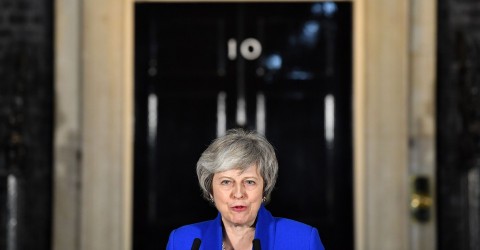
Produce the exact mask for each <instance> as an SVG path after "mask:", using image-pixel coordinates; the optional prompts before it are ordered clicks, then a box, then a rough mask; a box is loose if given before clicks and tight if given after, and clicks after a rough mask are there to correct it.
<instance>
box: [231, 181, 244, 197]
mask: <svg viewBox="0 0 480 250" xmlns="http://www.w3.org/2000/svg"><path fill="white" fill-rule="evenodd" d="M233 197H234V198H236V199H241V198H244V197H245V187H243V185H241V184H237V185H235V188H234V190H233Z"/></svg>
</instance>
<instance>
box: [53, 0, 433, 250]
mask: <svg viewBox="0 0 480 250" xmlns="http://www.w3.org/2000/svg"><path fill="white" fill-rule="evenodd" d="M136 2H161V0H151V1H136V0H107V1H96V0H85V1H73V0H55V6H56V9H55V18H54V20H55V52H56V53H55V54H56V55H55V72H56V73H55V98H56V103H55V139H54V152H55V153H54V155H55V158H54V162H55V166H54V176H53V186H54V204H53V208H54V209H53V219H54V221H53V234H52V235H53V239H52V242H53V243H52V244H53V249H55V250H60V249H74V250H84V249H85V250H87V249H89V250H92V249H122V250H127V249H130V248H131V245H132V234H131V230H132V188H133V185H132V182H133V169H132V168H133V129H134V128H133V123H134V109H133V105H134V102H133V96H134V93H133V91H134V88H133V82H134V80H133V67H134V66H133V65H134V63H133V62H134V58H133V50H134V48H133V40H134V39H133V34H134V29H133V26H134V25H133V20H134V11H133V7H134V4H135V3H136ZM170 2H171V1H170ZM175 2H236V1H228V0H222V1H214V0H210V1H197V0H180V1H175ZM243 2H255V1H243ZM264 2H266V1H265V0H264ZM268 2H274V1H268ZM276 2H279V1H276ZM284 2H288V1H284ZM306 2H307V1H306ZM308 2H310V1H308ZM349 2H352V3H353V20H354V21H353V22H354V23H353V27H354V28H353V32H354V44H353V52H354V59H353V71H354V72H353V76H354V77H353V107H352V110H353V121H354V122H353V135H354V137H353V143H354V144H353V148H354V155H353V157H354V158H353V159H354V166H353V168H354V184H353V185H354V218H355V221H354V224H355V229H354V230H355V246H356V247H355V248H356V249H361V250H363V249H435V242H436V240H435V237H436V236H435V220H434V219H433V220H431V221H430V222H428V223H425V224H421V223H417V222H415V221H414V220H412V219H411V218H410V216H409V201H410V200H409V199H410V191H409V190H410V184H409V183H410V181H409V179H410V176H411V175H417V174H423V175H427V176H428V177H429V178H430V179H431V180H432V181H431V185H432V190H434V189H433V187H434V183H435V162H434V159H435V157H434V155H435V148H434V141H435V140H434V139H435V122H434V121H435V111H434V107H435V105H434V103H435V99H434V97H435V86H434V85H435V44H436V42H435V41H436V40H435V39H436V37H435V36H436V34H435V32H436V1H434V0H429V1H414V0H410V1H404V0H392V1H382V0H351V1H349ZM393 31H394V32H393ZM412 145H414V146H412ZM415 145H417V146H415ZM418 145H421V146H418ZM432 193H434V192H432ZM433 198H434V197H433ZM434 210H435V209H434V208H433V209H432V213H433V214H434ZM432 218H435V217H434V216H432Z"/></svg>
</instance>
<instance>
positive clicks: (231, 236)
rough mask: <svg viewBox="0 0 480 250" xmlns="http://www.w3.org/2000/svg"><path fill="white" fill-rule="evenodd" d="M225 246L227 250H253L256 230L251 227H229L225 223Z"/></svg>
mask: <svg viewBox="0 0 480 250" xmlns="http://www.w3.org/2000/svg"><path fill="white" fill-rule="evenodd" d="M223 229H224V232H223V237H224V239H223V244H224V247H225V249H228V250H231V249H235V250H243V249H252V241H253V238H254V237H255V228H254V227H250V226H239V225H228V224H225V223H224V227H223Z"/></svg>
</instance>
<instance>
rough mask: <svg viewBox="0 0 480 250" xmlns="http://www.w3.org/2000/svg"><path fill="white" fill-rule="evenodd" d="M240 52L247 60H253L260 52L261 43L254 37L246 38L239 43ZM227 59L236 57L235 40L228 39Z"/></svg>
mask: <svg viewBox="0 0 480 250" xmlns="http://www.w3.org/2000/svg"><path fill="white" fill-rule="evenodd" d="M240 54H241V55H242V56H243V58H245V59H247V60H255V59H257V58H258V57H259V56H260V54H262V45H261V44H260V42H259V41H258V40H257V39H255V38H247V39H245V40H243V42H242V43H241V44H240ZM228 59H230V60H235V59H237V40H235V39H233V38H231V39H229V40H228Z"/></svg>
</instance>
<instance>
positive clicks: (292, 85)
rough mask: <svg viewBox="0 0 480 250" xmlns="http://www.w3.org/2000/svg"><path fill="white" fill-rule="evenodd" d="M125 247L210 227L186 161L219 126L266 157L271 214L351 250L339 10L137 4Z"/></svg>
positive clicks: (346, 31)
mask: <svg viewBox="0 0 480 250" xmlns="http://www.w3.org/2000/svg"><path fill="white" fill-rule="evenodd" d="M135 14H136V18H135V20H136V25H135V30H136V35H135V37H136V40H135V41H136V43H135V54H136V55H135V67H136V68H135V80H136V83H135V92H136V101H135V103H136V107H135V170H134V174H135V180H134V249H162V248H164V247H165V244H166V241H167V239H168V234H169V232H170V231H171V230H172V229H174V228H175V227H178V226H181V225H184V224H189V223H194V222H198V221H201V220H207V219H212V218H213V217H214V216H215V215H216V213H217V212H216V210H215V208H213V207H212V206H210V205H209V204H208V203H207V202H206V201H203V200H202V199H201V197H200V190H199V187H198V184H197V180H196V176H195V164H196V161H197V159H198V157H199V156H200V154H201V152H202V151H203V150H204V149H205V148H206V147H207V146H208V144H209V143H210V142H211V141H212V140H213V139H214V138H215V137H216V136H217V135H218V134H222V133H223V132H224V131H225V129H229V128H233V127H244V128H247V129H256V130H258V131H260V132H262V133H264V134H265V135H266V136H267V138H268V139H269V140H270V141H271V142H272V144H273V145H274V146H275V148H276V150H277V155H278V159H279V163H280V174H279V179H278V184H277V186H276V189H275V190H274V192H273V197H272V202H271V203H270V204H268V206H267V207H268V208H269V209H270V210H271V211H272V213H273V214H274V215H275V216H281V217H288V218H291V219H296V220H299V221H302V222H305V223H307V224H310V225H313V226H315V227H317V228H318V229H319V231H320V235H321V237H322V240H323V241H324V244H325V246H326V247H327V248H333V249H353V218H352V214H353V202H352V201H353V197H352V157H351V156H352V139H351V138H352V128H351V85H352V80H351V71H352V65H351V61H352V52H351V44H352V29H351V27H352V24H351V4H350V3H331V2H330V3H250V4H245V3H243V4H242V3H230V4H193V3H186V4H173V3H168V4H166V3H163V4H161V3H155V4H137V5H136V13H135Z"/></svg>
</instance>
